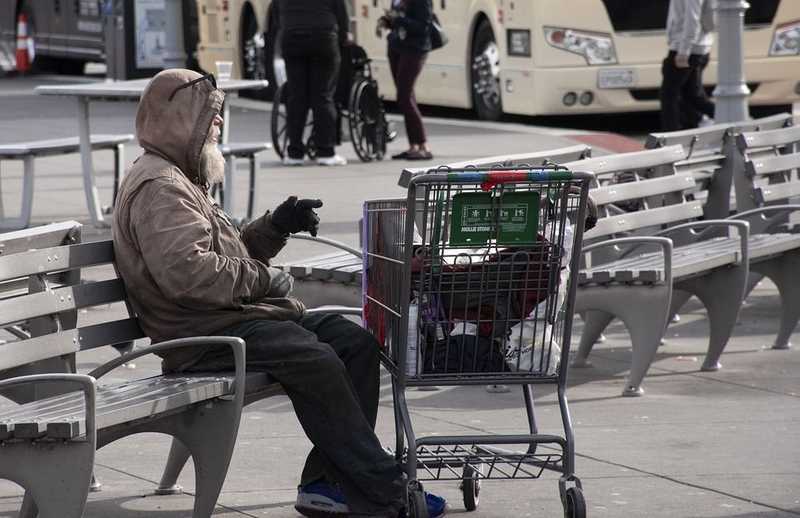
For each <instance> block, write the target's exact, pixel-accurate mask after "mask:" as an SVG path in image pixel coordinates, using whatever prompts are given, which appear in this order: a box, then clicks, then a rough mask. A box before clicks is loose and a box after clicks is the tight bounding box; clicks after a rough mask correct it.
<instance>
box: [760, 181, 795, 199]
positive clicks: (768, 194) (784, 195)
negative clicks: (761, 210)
mask: <svg viewBox="0 0 800 518" xmlns="http://www.w3.org/2000/svg"><path fill="white" fill-rule="evenodd" d="M759 189H760V190H761V196H762V197H763V198H764V202H767V203H769V202H771V201H778V200H786V199H788V198H794V197H795V196H800V182H783V183H771V184H768V185H763V186H761V187H759Z"/></svg>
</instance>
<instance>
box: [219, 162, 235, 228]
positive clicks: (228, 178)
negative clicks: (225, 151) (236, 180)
mask: <svg viewBox="0 0 800 518" xmlns="http://www.w3.org/2000/svg"><path fill="white" fill-rule="evenodd" d="M234 167H236V160H235V159H234V158H233V155H231V156H229V157H228V159H227V160H226V161H225V182H224V184H223V185H224V187H225V189H226V190H227V191H228V198H227V199H225V198H222V200H221V201H222V210H224V211H225V212H227V213H228V216H231V217H232V216H233V173H234Z"/></svg>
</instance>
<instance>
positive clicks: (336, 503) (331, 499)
mask: <svg viewBox="0 0 800 518" xmlns="http://www.w3.org/2000/svg"><path fill="white" fill-rule="evenodd" d="M294 508H295V509H296V510H297V512H298V513H300V514H302V515H303V516H308V517H309V518H325V517H333V516H349V515H350V508H349V507H347V503H346V502H345V499H344V493H342V490H341V489H339V488H338V487H337V486H335V485H334V484H331V483H329V482H325V481H324V480H320V481H318V482H312V483H310V484H306V485H305V486H300V487H298V488H297V501H296V502H295V504H294Z"/></svg>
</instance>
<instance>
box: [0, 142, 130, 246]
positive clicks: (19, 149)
mask: <svg viewBox="0 0 800 518" xmlns="http://www.w3.org/2000/svg"><path fill="white" fill-rule="evenodd" d="M131 141H133V135H92V136H91V144H92V150H93V151H97V150H102V149H110V150H112V151H113V152H114V194H113V199H116V197H117V185H118V184H119V181H120V179H121V175H122V174H123V171H124V167H125V158H124V145H125V144H126V143H128V142H131ZM79 152H80V144H79V142H78V137H68V138H60V139H50V140H38V141H33V142H19V143H16V144H3V145H0V161H2V160H22V161H23V164H24V165H23V176H22V208H21V210H20V215H19V217H18V218H6V217H5V215H4V214H3V203H2V200H0V230H4V231H5V230H16V229H20V228H26V227H28V226H29V225H30V220H31V212H32V210H33V179H34V159H36V158H40V157H46V156H54V155H64V154H69V153H79ZM0 192H2V189H0Z"/></svg>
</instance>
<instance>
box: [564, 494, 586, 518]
mask: <svg viewBox="0 0 800 518" xmlns="http://www.w3.org/2000/svg"><path fill="white" fill-rule="evenodd" d="M564 518H586V500H584V499H583V491H581V488H579V487H571V488H569V489H567V493H566V495H564Z"/></svg>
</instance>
